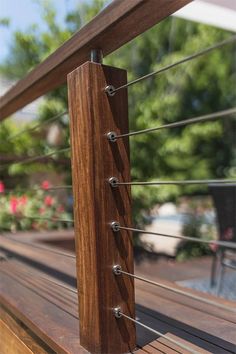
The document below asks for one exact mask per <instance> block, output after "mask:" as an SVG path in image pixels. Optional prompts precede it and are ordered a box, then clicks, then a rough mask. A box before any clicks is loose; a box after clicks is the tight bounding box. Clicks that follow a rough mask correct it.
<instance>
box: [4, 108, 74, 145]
mask: <svg viewBox="0 0 236 354" xmlns="http://www.w3.org/2000/svg"><path fill="white" fill-rule="evenodd" d="M66 114H68V111H64V112H62V113H59V114H56V115H55V116H53V117H51V118H49V119H47V120H45V121H43V122H40V123H38V124H36V125H34V126H33V127H29V128H26V129H23V130H21V131H19V132H18V133H16V134H13V135H10V136H9V137H8V138H7V139H6V141H11V140H13V139H15V138H17V137H18V136H20V135H22V134H25V133H26V132H27V133H29V132H32V131H34V130H36V129H38V128H40V127H43V126H45V125H48V124H50V123H53V122H55V121H56V120H57V119H59V118H61V117H63V116H64V115H66Z"/></svg>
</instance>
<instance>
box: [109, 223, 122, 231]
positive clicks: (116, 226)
mask: <svg viewBox="0 0 236 354" xmlns="http://www.w3.org/2000/svg"><path fill="white" fill-rule="evenodd" d="M111 229H112V231H114V232H118V231H120V224H119V223H118V222H117V221H112V223H111Z"/></svg>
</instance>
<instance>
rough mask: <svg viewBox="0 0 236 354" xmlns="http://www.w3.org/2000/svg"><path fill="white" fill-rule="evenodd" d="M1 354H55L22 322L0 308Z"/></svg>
mask: <svg viewBox="0 0 236 354" xmlns="http://www.w3.org/2000/svg"><path fill="white" fill-rule="evenodd" d="M0 345H1V354H9V353H13V354H23V353H27V354H28V353H33V354H49V353H50V354H55V352H54V351H53V350H51V349H50V348H49V347H47V346H46V345H45V344H44V343H43V342H42V341H40V340H39V338H38V337H36V336H35V335H34V334H33V333H32V332H31V331H30V330H29V329H28V328H27V327H26V326H25V325H24V324H23V323H22V322H20V321H18V320H17V319H16V318H15V317H14V316H13V315H12V314H10V313H9V312H8V311H7V310H6V309H5V308H3V306H0Z"/></svg>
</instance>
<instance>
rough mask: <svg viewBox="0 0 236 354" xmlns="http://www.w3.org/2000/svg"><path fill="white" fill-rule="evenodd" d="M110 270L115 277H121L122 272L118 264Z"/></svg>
mask: <svg viewBox="0 0 236 354" xmlns="http://www.w3.org/2000/svg"><path fill="white" fill-rule="evenodd" d="M112 270H113V273H114V274H115V275H121V270H122V268H121V266H120V265H119V264H116V265H114V266H113V267H112Z"/></svg>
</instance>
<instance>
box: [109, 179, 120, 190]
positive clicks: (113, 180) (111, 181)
mask: <svg viewBox="0 0 236 354" xmlns="http://www.w3.org/2000/svg"><path fill="white" fill-rule="evenodd" d="M108 182H109V183H110V185H111V187H113V188H116V187H118V178H116V177H110V178H109V180H108Z"/></svg>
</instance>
